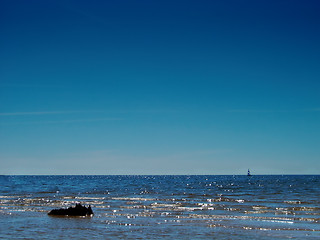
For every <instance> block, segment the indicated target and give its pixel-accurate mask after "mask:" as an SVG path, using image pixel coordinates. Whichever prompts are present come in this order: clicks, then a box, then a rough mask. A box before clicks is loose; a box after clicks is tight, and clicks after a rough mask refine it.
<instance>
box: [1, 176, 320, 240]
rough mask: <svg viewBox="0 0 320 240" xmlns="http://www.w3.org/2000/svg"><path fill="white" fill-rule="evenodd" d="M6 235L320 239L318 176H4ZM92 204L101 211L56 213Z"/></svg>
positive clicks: (38, 236) (2, 233) (3, 225)
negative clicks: (73, 214) (75, 214)
mask: <svg viewBox="0 0 320 240" xmlns="http://www.w3.org/2000/svg"><path fill="white" fill-rule="evenodd" d="M0 186H1V188H0V238H3V239H64V238H68V239H248V238H249V239H319V238H320V175H316V176H310V175H308V176H286V175H285V176H252V177H247V176H202V175H201V176H0ZM79 202H80V203H81V204H84V205H91V207H92V209H93V211H94V213H95V215H94V216H93V217H92V218H89V217H86V218H81V217H66V218H64V217H51V216H48V215H47V213H48V212H49V211H50V210H51V209H54V208H61V207H69V206H74V205H75V203H79Z"/></svg>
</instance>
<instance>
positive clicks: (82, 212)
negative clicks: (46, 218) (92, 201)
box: [48, 203, 93, 216]
mask: <svg viewBox="0 0 320 240" xmlns="http://www.w3.org/2000/svg"><path fill="white" fill-rule="evenodd" d="M48 215H52V216H92V215H93V211H92V209H91V207H90V205H89V207H85V206H82V205H81V204H80V203H77V204H76V206H75V207H69V208H67V209H66V208H60V209H53V210H51V211H50V212H49V213H48Z"/></svg>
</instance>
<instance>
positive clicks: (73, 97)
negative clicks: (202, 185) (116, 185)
mask: <svg viewBox="0 0 320 240" xmlns="http://www.w3.org/2000/svg"><path fill="white" fill-rule="evenodd" d="M319 12H320V1H317V0H315V1H308V0H303V1H302V0H301V1H294V0H287V1H282V0H274V1H272V0H267V1H264V0H259V1H256V0H252V1H247V0H242V1H238V0H234V1H231V0H225V1H215V0H210V1H189V0H183V1H176V0H169V1H166V0H161V1H152V0H146V1H142V0H139V1H132V0H119V1H100V0H99V1H98V0H95V1H93V0H90V1H89V0H88V1H80V0H61V1H59V0H57V1H42V0H30V1H19V0H1V1H0V24H1V25H0V36H1V37H0V164H1V167H0V174H246V171H247V169H248V168H250V169H251V171H252V173H253V174H320V14H319Z"/></svg>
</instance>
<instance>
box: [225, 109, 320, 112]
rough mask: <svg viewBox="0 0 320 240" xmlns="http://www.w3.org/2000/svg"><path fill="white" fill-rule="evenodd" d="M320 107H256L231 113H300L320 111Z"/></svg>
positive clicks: (233, 110) (232, 110) (234, 110)
mask: <svg viewBox="0 0 320 240" xmlns="http://www.w3.org/2000/svg"><path fill="white" fill-rule="evenodd" d="M319 111H320V108H313V109H296V110H263V109H261V110H256V109H231V110H228V111H227V112H230V113H299V112H319Z"/></svg>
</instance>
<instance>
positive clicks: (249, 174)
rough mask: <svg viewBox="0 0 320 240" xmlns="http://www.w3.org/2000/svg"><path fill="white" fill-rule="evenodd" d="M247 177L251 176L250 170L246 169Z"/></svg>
mask: <svg viewBox="0 0 320 240" xmlns="http://www.w3.org/2000/svg"><path fill="white" fill-rule="evenodd" d="M247 176H248V177H251V176H252V175H251V173H250V170H249V169H248V174H247Z"/></svg>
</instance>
